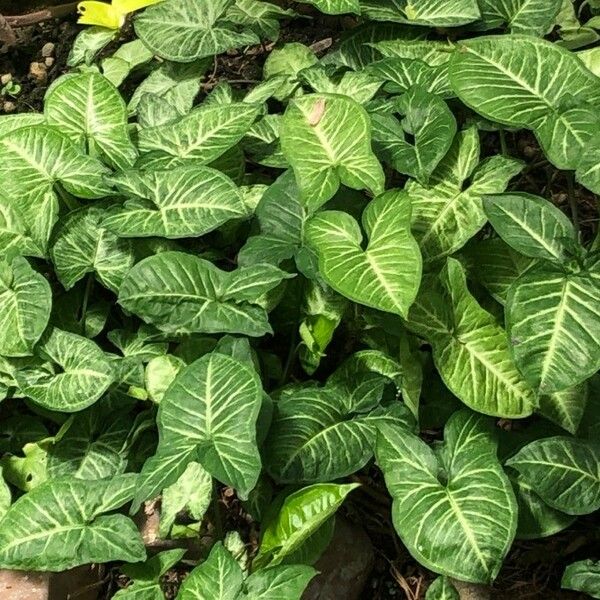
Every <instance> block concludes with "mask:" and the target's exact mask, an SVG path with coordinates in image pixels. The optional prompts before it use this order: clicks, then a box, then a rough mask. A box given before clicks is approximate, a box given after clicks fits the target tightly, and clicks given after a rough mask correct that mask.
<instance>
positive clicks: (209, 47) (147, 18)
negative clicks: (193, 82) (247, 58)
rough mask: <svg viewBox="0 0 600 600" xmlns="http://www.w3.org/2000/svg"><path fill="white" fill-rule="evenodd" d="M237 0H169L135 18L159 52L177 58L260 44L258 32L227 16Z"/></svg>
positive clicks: (141, 33) (182, 59) (149, 44)
mask: <svg viewBox="0 0 600 600" xmlns="http://www.w3.org/2000/svg"><path fill="white" fill-rule="evenodd" d="M233 1H234V0H205V1H204V2H196V0H166V1H165V2H161V3H160V4H157V5H156V6H151V7H150V8H148V9H147V10H145V11H144V12H143V13H142V14H141V15H140V16H139V17H138V18H137V19H136V20H135V32H136V33H137V35H138V37H139V38H140V39H141V40H142V41H143V42H144V44H145V45H146V46H147V47H148V48H150V50H152V51H153V52H154V53H155V54H158V55H159V56H161V57H162V58H166V59H168V60H173V61H176V62H191V61H193V60H196V59H197V58H203V57H204V56H214V55H215V54H221V53H222V52H226V51H227V50H229V49H231V48H239V47H241V46H250V45H253V44H258V43H259V42H260V40H259V39H258V37H257V36H256V34H254V33H252V32H251V31H239V30H238V28H237V27H235V26H234V25H233V24H232V23H230V22H228V21H227V20H226V18H224V17H225V13H226V11H227V9H228V8H229V7H230V6H231V5H232V4H233Z"/></svg>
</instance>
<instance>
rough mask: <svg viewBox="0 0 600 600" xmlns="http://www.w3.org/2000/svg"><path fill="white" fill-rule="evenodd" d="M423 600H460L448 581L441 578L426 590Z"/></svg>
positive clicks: (445, 578) (446, 578)
mask: <svg viewBox="0 0 600 600" xmlns="http://www.w3.org/2000/svg"><path fill="white" fill-rule="evenodd" d="M425 600H460V596H459V595H458V592H457V591H456V588H455V587H454V586H453V585H452V582H451V581H450V579H449V578H448V577H444V576H442V577H438V578H437V579H436V580H435V581H434V582H433V583H432V584H431V585H430V586H429V587H428V588H427V593H426V594H425Z"/></svg>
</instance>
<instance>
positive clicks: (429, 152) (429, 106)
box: [371, 87, 456, 184]
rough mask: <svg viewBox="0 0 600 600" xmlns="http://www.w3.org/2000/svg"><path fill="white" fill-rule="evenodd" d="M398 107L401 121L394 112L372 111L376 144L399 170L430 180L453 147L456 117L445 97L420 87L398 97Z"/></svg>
mask: <svg viewBox="0 0 600 600" xmlns="http://www.w3.org/2000/svg"><path fill="white" fill-rule="evenodd" d="M395 108H396V110H397V111H398V112H400V113H401V114H402V115H403V119H402V120H401V121H399V120H398V119H396V117H395V116H394V115H393V114H391V113H384V114H380V113H375V114H373V115H371V121H372V123H373V140H374V142H375V147H376V148H379V149H380V150H381V154H382V156H384V157H385V158H386V159H387V160H388V162H390V164H391V165H392V166H393V167H394V168H395V169H396V170H397V171H399V172H400V173H405V174H406V175H409V176H411V177H415V178H416V179H417V180H418V181H419V182H420V183H423V184H426V183H427V181H428V180H429V177H430V175H431V174H432V173H433V171H434V170H435V168H436V167H437V165H438V163H439V162H440V160H442V158H444V156H445V155H446V152H448V150H449V149H450V146H451V144H452V140H453V139H454V135H455V134H456V120H455V119H454V116H453V115H452V113H451V112H450V109H449V108H448V106H447V105H446V103H445V102H444V101H443V100H441V99H440V98H438V97H437V96H435V95H434V94H430V93H429V92H427V91H426V90H424V89H423V88H419V87H413V88H410V89H409V91H408V92H407V93H406V94H405V95H404V96H401V97H400V98H398V100H397V101H396V102H395ZM407 134H408V135H410V136H413V138H414V143H410V142H408V141H407V140H406V139H405V138H406V135H407Z"/></svg>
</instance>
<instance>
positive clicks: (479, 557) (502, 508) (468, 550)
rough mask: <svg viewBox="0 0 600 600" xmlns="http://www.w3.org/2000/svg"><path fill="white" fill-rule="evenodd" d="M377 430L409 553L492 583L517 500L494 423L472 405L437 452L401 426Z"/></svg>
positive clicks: (439, 569)
mask: <svg viewBox="0 0 600 600" xmlns="http://www.w3.org/2000/svg"><path fill="white" fill-rule="evenodd" d="M379 432H380V434H379V437H378V438H377V450H376V456H377V462H378V464H379V466H380V467H381V470H382V471H383V473H384V476H385V481H386V485H387V488H388V490H389V492H390V494H391V496H392V499H393V501H394V503H393V505H392V519H393V522H394V527H395V529H396V531H397V532H398V535H399V536H400V538H401V539H402V541H403V542H404V544H405V545H406V547H407V548H408V550H409V551H410V553H411V554H412V555H413V556H414V557H415V558H416V559H417V560H418V561H419V562H420V563H421V564H423V565H426V566H427V567H428V568H429V569H431V570H433V571H435V572H436V573H441V574H442V575H448V576H450V577H455V578H457V579H460V580H462V581H472V582H479V583H489V582H491V581H493V580H494V579H495V578H496V575H497V574H498V572H499V571H500V567H501V566H502V561H503V560H504V557H505V556H506V554H507V553H508V550H509V548H510V546H511V544H512V541H513V538H514V536H515V531H516V528H517V505H516V500H515V496H514V493H513V491H512V487H511V484H510V481H509V480H508V477H507V476H506V474H505V473H504V470H503V469H502V466H501V465H500V463H499V461H498V458H497V456H496V444H495V442H494V440H493V436H492V432H491V425H490V424H489V423H488V422H486V420H485V419H484V418H483V417H481V416H480V415H476V414H474V413H472V412H470V411H466V410H463V411H459V412H457V413H454V415H453V416H452V417H451V418H450V420H449V421H448V423H447V424H446V427H445V429H444V445H443V446H442V448H440V449H439V451H438V452H434V451H433V449H432V448H430V447H429V446H428V445H427V444H426V443H425V442H424V441H422V440H421V439H420V438H419V437H417V436H416V435H414V434H413V433H410V432H409V431H407V430H404V429H402V428H397V427H390V426H389V425H382V426H381V427H380V429H379ZM482 490H485V494H482Z"/></svg>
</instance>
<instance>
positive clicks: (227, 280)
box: [119, 252, 289, 336]
mask: <svg viewBox="0 0 600 600" xmlns="http://www.w3.org/2000/svg"><path fill="white" fill-rule="evenodd" d="M287 277H289V275H287V273H285V272H284V271H281V270H279V269H278V268H277V267H274V266H271V265H266V264H261V265H254V266H249V267H242V268H239V269H236V270H235V271H230V272H226V271H221V270H220V269H218V268H217V267H215V266H214V265H213V264H212V263H210V262H209V261H207V260H204V259H202V258H198V257H197V256H193V255H191V254H185V253H183V252H162V253H160V254H156V255H154V256H150V257H148V258H146V259H145V260H142V261H141V262H139V263H138V264H137V265H135V266H134V267H133V269H131V271H129V274H128V275H127V277H126V278H125V281H124V282H123V285H122V286H121V290H120V292H119V304H121V306H123V308H125V309H126V310H128V311H130V312H132V313H134V314H136V315H138V316H139V317H140V318H142V319H143V320H144V321H146V322H147V323H151V324H153V325H155V326H156V327H158V328H159V329H161V330H162V331H165V332H169V333H174V332H180V333H241V334H244V335H250V336H261V335H264V334H265V333H270V332H271V327H270V325H269V322H268V319H267V313H266V311H265V309H264V308H262V307H261V306H259V304H260V298H261V296H262V295H263V294H265V293H266V292H268V291H270V290H271V289H273V288H275V287H276V286H277V285H279V284H280V283H281V281H282V280H283V279H285V278H287Z"/></svg>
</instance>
